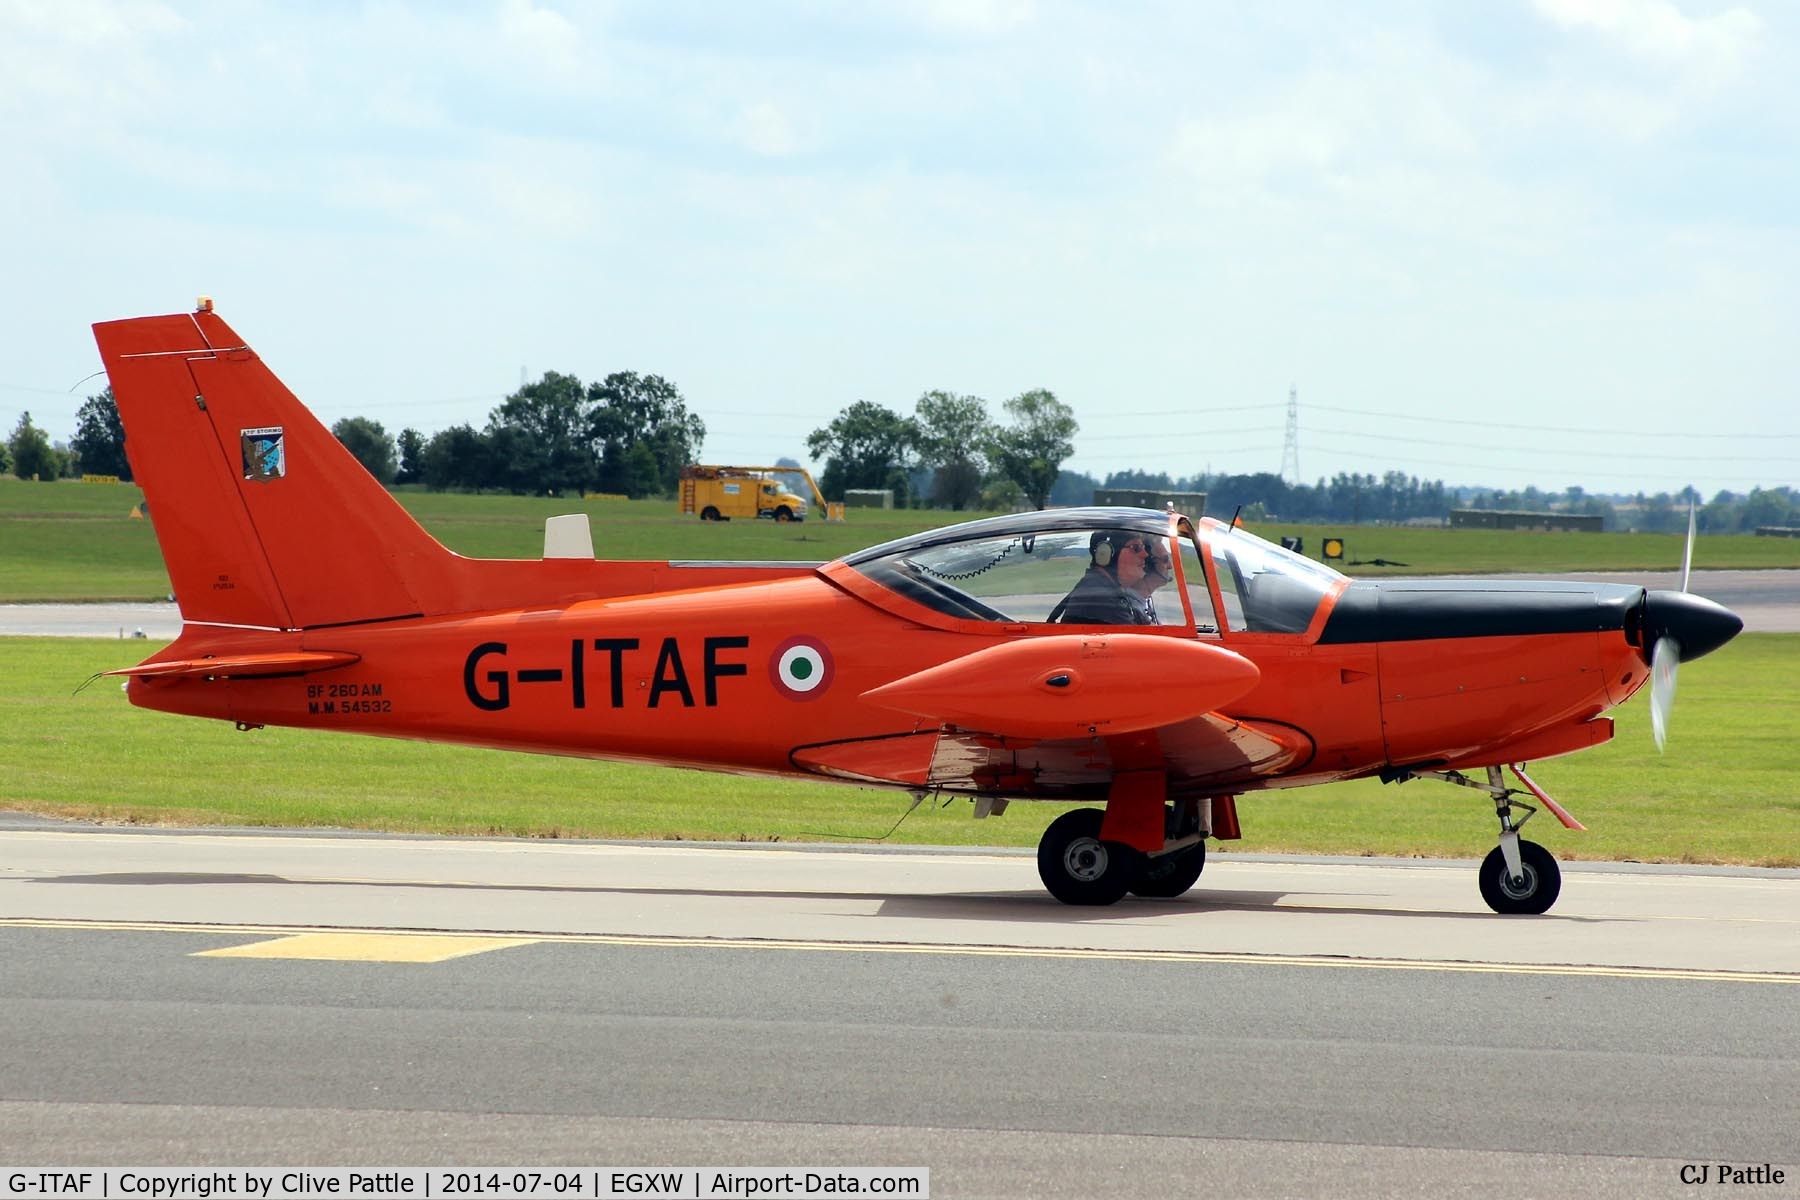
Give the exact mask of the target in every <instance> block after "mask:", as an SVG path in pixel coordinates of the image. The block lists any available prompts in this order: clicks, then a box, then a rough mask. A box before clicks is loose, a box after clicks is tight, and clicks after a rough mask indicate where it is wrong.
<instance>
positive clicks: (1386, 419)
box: [0, 0, 1800, 495]
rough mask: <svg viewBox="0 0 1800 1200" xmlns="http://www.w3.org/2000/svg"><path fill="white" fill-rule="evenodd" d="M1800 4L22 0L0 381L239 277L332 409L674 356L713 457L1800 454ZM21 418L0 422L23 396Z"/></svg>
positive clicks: (1709, 485)
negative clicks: (890, 434)
mask: <svg viewBox="0 0 1800 1200" xmlns="http://www.w3.org/2000/svg"><path fill="white" fill-rule="evenodd" d="M1797 30H1800V6H1796V5H1795V4H1792V3H1784V4H1780V5H1777V4H1774V3H1770V2H1767V0H1745V2H1742V3H1729V2H1719V3H1711V2H1703V0H1491V2H1484V3H1466V2H1463V0H1446V2H1444V3H1425V2H1422V0H1420V2H1408V0H1393V2H1389V3H1383V4H1380V5H1374V6H1367V7H1366V8H1356V9H1353V8H1352V7H1350V6H1344V5H1341V4H1335V3H1312V2H1303V0H1294V2H1292V3H1271V4H1258V5H1245V4H1241V3H1201V2H1193V0H1190V2H1187V3H1168V4H1159V3H1133V4H1106V5H1100V4H1061V3H1050V2H1046V0H921V2H919V3H913V4H880V3H857V4H826V3H822V2H821V3H807V2H803V0H792V2H779V0H770V2H766V3H756V4H730V3H723V2H718V3H680V2H667V0H665V2H658V3H644V4H638V3H626V2H618V3H573V2H569V3H561V2H552V0H543V2H538V0H500V2H498V3H486V4H474V5H451V4H409V3H403V2H393V3H374V4H349V3H339V4H330V3H322V4H305V5H301V4H294V5H273V4H258V3H253V2H243V3H208V2H205V0H195V2H193V3H183V4H179V5H176V4H161V3H154V2H136V0H120V2H111V0H0V161H4V162H5V163H6V164H7V172H6V174H7V180H8V186H6V187H5V188H3V189H0V221H3V223H4V228H5V230H6V233H5V243H4V244H5V247H6V252H5V264H6V269H5V271H4V277H5V279H6V283H7V286H5V287H4V288H0V306H3V311H4V318H5V324H4V327H5V329H6V330H7V336H6V338H5V340H4V343H3V345H4V349H5V355H4V359H3V361H0V422H3V423H4V429H5V430H10V429H11V428H12V425H13V423H14V422H15V421H16V419H17V414H18V412H19V410H21V409H29V410H30V411H31V412H32V414H33V417H34V419H36V420H37V421H38V423H39V424H40V425H42V426H44V427H45V428H46V429H48V430H49V431H50V432H51V434H52V435H53V436H55V437H58V438H66V437H67V436H69V434H70V433H72V432H73V427H74V412H75V409H76V408H77V407H78V406H79V403H80V399H81V397H82V396H83V395H85V394H86V393H88V392H90V391H93V390H97V389H98V387H99V386H100V381H98V380H95V381H92V382H90V383H87V384H85V385H83V386H81V387H79V388H77V389H76V390H75V392H74V393H73V394H71V393H70V391H69V388H70V387H71V385H73V384H75V383H76V381H78V380H80V379H82V378H83V377H84V376H87V375H89V374H90V373H91V372H93V371H95V370H96V369H98V366H99V363H98V358H97V356H96V354H95V352H94V348H93V343H92V340H91V337H90V335H89V332H88V325H89V324H90V323H92V322H93V321H97V320H105V319H111V318H115V317H123V316H133V315H141V314H145V313H153V312H173V311H181V310H183V309H185V308H187V307H189V306H191V304H192V302H193V298H194V297H195V296H196V295H198V294H201V293H206V294H209V295H212V296H214V297H215V298H216V300H217V303H218V308H219V311H220V312H221V314H222V315H224V316H225V317H226V319H227V320H229V321H230V322H231V323H232V324H233V325H234V326H235V327H236V328H237V330H238V331H239V333H241V334H243V335H244V336H245V337H246V338H247V339H248V340H249V341H250V343H251V344H252V345H253V346H255V347H256V348H257V349H258V351H259V352H260V353H261V354H262V355H263V356H264V358H265V359H266V360H267V361H268V362H269V363H270V365H271V366H272V367H273V368H274V369H275V371H276V372H277V373H278V374H280V375H281V376H282V378H283V379H284V380H285V381H286V382H287V383H288V385H289V386H290V387H292V388H293V389H294V391H295V392H296V393H297V394H299V395H300V397H301V398H302V399H303V400H305V401H306V402H307V403H308V404H309V405H311V406H312V408H313V409H314V410H315V411H316V412H317V413H318V414H319V415H320V416H321V417H322V418H323V419H325V420H326V421H327V422H330V421H333V420H335V419H337V418H339V417H343V416H351V415H362V416H369V417H373V418H375V419H377V420H380V421H381V422H383V423H384V424H385V425H386V426H387V427H388V429H389V430H390V431H391V432H398V430H399V429H401V428H402V427H405V426H413V427H415V428H418V429H421V430H423V431H425V432H427V433H429V432H433V431H435V430H437V429H441V428H443V427H445V426H447V425H452V424H456V423H459V422H463V421H469V422H472V423H475V424H477V425H479V424H481V423H482V422H483V421H484V420H485V417H486V414H487V413H488V411H489V410H490V409H491V408H492V407H493V406H494V405H495V404H496V403H497V402H498V401H499V400H500V398H501V397H503V396H504V395H505V394H506V393H507V392H508V391H511V390H513V389H514V388H516V387H517V386H518V385H519V382H520V376H521V371H522V370H523V371H525V372H527V373H528V374H529V375H531V376H533V377H535V376H536V375H537V374H540V373H541V372H543V371H546V370H558V371H563V372H568V373H572V374H575V375H579V376H581V377H582V378H584V379H592V378H597V377H599V376H602V375H604V374H606V373H608V372H611V371H615V370H637V371H642V372H654V373H658V374H662V375H664V376H666V377H668V378H670V379H672V380H673V381H675V382H676V384H677V385H678V386H680V388H681V389H682V391H683V393H684V394H685V396H686V397H687V399H688V401H689V404H690V406H691V407H692V408H693V409H694V410H695V411H696V412H698V413H699V414H700V415H701V416H702V417H703V418H704V419H705V420H706V423H707V426H708V429H709V434H708V437H707V440H706V444H705V451H704V453H705V457H706V458H707V459H709V460H711V461H722V462H751V461H754V462H763V461H773V460H774V459H775V458H776V457H777V456H779V455H783V454H787V455H793V456H795V457H799V458H802V459H804V457H805V455H804V441H805V436H806V434H807V433H808V432H810V431H811V430H813V429H815V428H818V427H819V426H821V425H824V424H825V423H827V422H828V421H829V420H830V419H831V418H832V417H833V416H834V415H835V414H836V413H837V412H838V411H839V410H841V409H842V408H843V407H845V406H846V405H848V404H849V403H851V402H853V401H855V400H859V399H864V400H871V401H875V402H878V403H881V404H884V405H887V406H888V407H890V408H893V409H896V410H898V411H902V412H910V411H911V410H912V406H913V403H914V402H915V401H916V399H917V398H918V396H919V394H920V393H921V392H923V391H925V390H927V389H932V388H943V389H948V390H952V391H956V392H962V393H973V394H976V395H979V396H982V397H985V398H986V399H987V400H988V401H989V403H990V407H991V409H992V411H993V412H994V414H995V415H996V416H998V415H1000V404H1001V402H1002V401H1003V400H1005V399H1006V398H1008V397H1010V396H1013V395H1016V394H1018V393H1020V392H1023V391H1025V390H1027V389H1030V388H1035V387H1047V388H1050V389H1051V390H1053V391H1054V392H1056V394H1057V395H1058V396H1059V397H1060V398H1061V399H1062V400H1064V401H1065V402H1066V403H1068V404H1069V405H1071V406H1072V407H1073V408H1074V410H1075V413H1076V416H1077V418H1078V420H1079V421H1080V422H1081V429H1082V432H1081V434H1080V435H1079V436H1078V438H1077V444H1076V453H1075V456H1074V458H1073V459H1072V460H1070V463H1069V464H1068V465H1070V466H1073V467H1077V468H1080V469H1082V470H1085V471H1088V472H1090V473H1092V474H1096V475H1103V474H1105V473H1106V472H1108V471H1111V470H1115V469H1121V468H1128V467H1141V468H1146V469H1150V470H1166V471H1168V472H1170V473H1171V474H1174V475H1184V474H1190V473H1194V472H1197V471H1200V470H1203V469H1212V470H1216V471H1246V472H1247V471H1257V470H1264V471H1275V470H1277V469H1278V468H1279V467H1280V464H1281V451H1282V439H1283V427H1284V422H1285V406H1286V399H1287V394H1288V389H1289V387H1290V386H1294V387H1297V388H1298V392H1299V399H1300V411H1301V418H1300V467H1301V474H1302V476H1303V477H1304V478H1305V479H1306V480H1307V481H1309V482H1310V481H1313V480H1316V479H1318V478H1320V477H1323V476H1329V475H1331V474H1334V473H1336V472H1338V471H1363V472H1380V471H1382V470H1385V469H1390V468H1396V469H1400V470H1404V471H1407V472H1410V473H1414V474H1418V475H1420V476H1423V477H1426V478H1442V479H1444V480H1446V481H1447V482H1451V483H1471V484H1482V485H1489V486H1502V487H1523V486H1525V485H1527V484H1536V485H1538V486H1540V487H1554V488H1561V487H1564V486H1566V485H1569V484H1578V485H1581V486H1584V487H1586V488H1588V489H1589V490H1591V491H1607V492H1611V491H1635V490H1639V489H1643V490H1647V491H1661V490H1673V489H1676V488H1679V487H1681V486H1683V485H1685V484H1688V483H1693V484H1695V485H1697V486H1699V487H1700V488H1701V489H1702V490H1703V491H1705V492H1706V493H1707V494H1709V495H1710V494H1711V493H1712V492H1713V491H1715V490H1718V489H1720V488H1730V489H1733V490H1737V491H1745V490H1748V489H1749V488H1750V487H1751V486H1755V485H1765V486H1772V485H1781V484H1786V485H1800V415H1797V409H1800V385H1797V379H1800V372H1797V368H1800V353H1797V351H1796V344H1797V341H1800V186H1797V184H1800V178H1797V176H1800V32H1797ZM3 432H4V430H0V433H3Z"/></svg>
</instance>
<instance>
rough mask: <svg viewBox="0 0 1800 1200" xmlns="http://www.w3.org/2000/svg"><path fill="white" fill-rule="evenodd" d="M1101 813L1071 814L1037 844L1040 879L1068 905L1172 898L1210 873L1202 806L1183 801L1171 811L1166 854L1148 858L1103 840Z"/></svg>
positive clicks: (1088, 810) (1054, 824) (1081, 810)
mask: <svg viewBox="0 0 1800 1200" xmlns="http://www.w3.org/2000/svg"><path fill="white" fill-rule="evenodd" d="M1104 815H1105V814H1104V813H1102V812H1101V810H1100V809H1097V808H1078V809H1075V810H1074V811H1073V812H1066V813H1064V814H1063V815H1062V816H1060V817H1058V818H1056V820H1054V821H1052V822H1051V823H1050V828H1048V829H1046V830H1044V837H1043V840H1042V841H1040V842H1039V843H1038V852H1037V861H1038V878H1040V879H1042V880H1043V881H1044V887H1045V888H1047V889H1048V890H1049V892H1050V894H1051V895H1052V896H1055V897H1056V898H1057V899H1058V900H1061V901H1062V902H1063V903H1064V904H1080V905H1106V904H1114V903H1116V902H1118V901H1119V900H1122V899H1123V898H1124V897H1125V894H1126V893H1127V892H1131V893H1133V894H1135V895H1139V896H1144V897H1147V898H1151V899H1159V900H1168V899H1173V898H1174V897H1176V896H1179V895H1181V894H1183V893H1184V892H1186V891H1187V890H1188V889H1189V888H1191V887H1193V886H1194V883H1195V881H1196V880H1198V879H1199V878H1200V872H1201V871H1203V870H1205V869H1206V842H1205V840H1204V838H1205V835H1204V834H1203V833H1202V832H1201V830H1200V806H1199V805H1198V804H1196V803H1194V802H1193V801H1178V802H1177V803H1175V804H1173V805H1171V806H1169V808H1168V809H1167V810H1166V826H1167V828H1166V831H1165V835H1164V841H1163V849H1162V850H1161V851H1160V852H1158V853H1156V854H1146V853H1144V852H1143V851H1142V850H1137V849H1134V848H1133V847H1131V846H1128V845H1126V844H1125V843H1123V842H1114V841H1104V840H1102V839H1101V837H1100V824H1101V821H1102V820H1103V819H1104Z"/></svg>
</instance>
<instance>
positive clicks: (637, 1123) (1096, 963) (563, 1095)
mask: <svg viewBox="0 0 1800 1200" xmlns="http://www.w3.org/2000/svg"><path fill="white" fill-rule="evenodd" d="M0 913H3V914H4V919H0V963H4V964H5V968H4V971H5V974H4V983H3V984H0V1003H3V1004H4V1005H5V1006H6V1011H7V1012H8V1014H9V1020H8V1021H7V1022H5V1023H0V1062H5V1063H7V1064H9V1070H8V1071H7V1072H6V1073H5V1075H4V1077H3V1079H0V1143H4V1144H5V1145H6V1146H7V1147H8V1148H9V1150H11V1151H12V1152H13V1153H12V1154H11V1155H10V1157H12V1158H14V1159H17V1160H21V1161H22V1160H23V1159H37V1160H40V1161H44V1162H51V1163H83V1164H92V1165H101V1164H104V1163H109V1162H110V1163H121V1164H122V1163H124V1162H127V1161H130V1162H134V1163H136V1164H137V1165H150V1164H154V1163H172V1164H180V1163H186V1164H190V1165H195V1164H219V1163H263V1164H282V1163H286V1164H300V1163H325V1162H326V1161H327V1160H330V1162H332V1163H334V1164H336V1163H342V1162H345V1161H349V1160H357V1161H365V1162H376V1161H379V1162H380V1163H382V1164H385V1165H390V1166H394V1165H438V1164H460V1165H470V1164H480V1163H486V1164H499V1163H505V1164H509V1165H516V1164H518V1163H526V1162H529V1163H539V1162H562V1163H575V1162H590V1163H591V1162H594V1161H598V1160H601V1159H606V1160H609V1161H625V1162H641V1163H651V1162H669V1161H672V1160H673V1159H681V1160H683V1162H684V1163H685V1164H687V1165H695V1164H706V1163H725V1162H735V1163H740V1164H749V1165H772V1166H780V1165H793V1164H796V1163H798V1164H802V1165H805V1164H814V1165H821V1164H822V1165H839V1166H848V1165H858V1166H870V1165H896V1166H897V1165H915V1166H916V1165H924V1166H929V1167H931V1168H932V1172H933V1174H932V1190H933V1192H934V1194H937V1195H942V1196H964V1195H1071V1196H1077V1195H1078V1196H1091V1195H1098V1194H1106V1193H1111V1192H1131V1193H1134V1194H1139V1195H1194V1194H1221V1195H1226V1194H1228V1195H1245V1196H1254V1195H1310V1194H1331V1195H1344V1196H1358V1195H1362V1196H1392V1195H1433V1196H1441V1195H1458V1194H1469V1195H1473V1194H1477V1193H1479V1194H1483V1195H1487V1194H1491V1192H1492V1190H1493V1189H1494V1188H1495V1186H1496V1185H1497V1184H1498V1185H1499V1186H1500V1187H1501V1189H1502V1190H1505V1191H1508V1192H1510V1193H1514V1194H1525V1195H1533V1194H1552V1193H1553V1194H1557V1195H1618V1194H1627V1193H1629V1194H1636V1195H1677V1194H1681V1193H1682V1192H1683V1191H1684V1190H1686V1189H1685V1187H1684V1185H1683V1184H1682V1183H1681V1179H1680V1171H1681V1168H1682V1167H1683V1166H1684V1165H1690V1164H1697V1163H1712V1164H1715V1165H1716V1164H1717V1163H1720V1162H1727V1161H1730V1162H1742V1163H1752V1162H1754V1163H1763V1162H1770V1163H1775V1164H1781V1165H1785V1166H1786V1168H1787V1169H1788V1171H1789V1174H1788V1175H1787V1178H1788V1180H1789V1181H1790V1185H1791V1181H1794V1180H1796V1179H1800V1172H1797V1171H1796V1165H1795V1164H1796V1163H1797V1161H1800V1147H1797V1143H1796V1138H1795V1133H1794V1131H1795V1130H1796V1129H1800V1021H1797V1020H1796V1019H1795V1017H1796V1016H1797V1015H1800V872H1795V871H1758V870H1742V869H1708V868H1687V869H1680V868H1636V869H1633V868H1628V867H1600V866H1588V865H1584V864H1572V865H1570V867H1569V868H1568V873H1567V876H1566V879H1565V885H1564V891H1563V898H1562V900H1561V901H1560V903H1559V904H1558V906H1557V908H1556V909H1555V910H1553V911H1552V913H1551V914H1549V915H1547V916H1545V917H1541V918H1500V917H1495V916H1493V915H1492V914H1490V913H1488V912H1487V911H1486V909H1485V908H1484V907H1483V906H1482V904H1481V901H1480V898H1479V896H1478V895H1477V894H1476V889H1475V885H1474V878H1473V864H1470V863H1437V862H1396V861H1377V860H1369V861H1361V860H1328V859H1309V860H1302V859H1272V858H1249V857H1241V856H1232V855H1219V856H1216V859H1215V861H1214V862H1212V863H1210V864H1209V865H1208V867H1207V872H1206V874H1205V876H1203V878H1202V881H1201V884H1200V886H1199V887H1198V888H1196V889H1195V891H1193V892H1191V893H1190V894H1189V895H1188V896H1187V897H1184V898H1183V899H1181V900H1176V901H1153V902H1152V901H1127V902H1126V903H1123V904H1120V905H1118V906H1116V907H1114V908H1109V909H1099V910H1076V909H1069V908H1065V907H1063V906H1061V905H1058V904H1056V903H1055V902H1054V901H1052V900H1050V899H1049V898H1048V897H1046V896H1044V895H1043V893H1042V891H1041V889H1040V888H1039V886H1038V883H1037V880H1036V876H1035V869H1034V865H1033V862H1032V860H1031V858H1030V857H1029V856H1028V855H1020V854H1012V853H1004V852H977V853H969V852H962V853H957V852H937V851H927V850H919V849H907V848H898V849H881V850H845V849H841V848H813V847H805V848H793V847H766V846H758V847H714V846H706V847H701V846H682V845H668V844H654V845H646V844H614V843H590V842H533V841H512V840H487V839H448V838H408V837H384V836H364V835H351V834H345V835H331V834H283V833H268V832H251V831H241V832H240V831H182V832H170V831H140V830H115V829H100V828H92V827H85V826H77V827H69V826H62V825H57V824H54V823H50V822H40V821H34V820H31V819H17V820H12V821H6V822H3V823H0Z"/></svg>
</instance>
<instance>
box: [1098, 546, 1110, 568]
mask: <svg viewBox="0 0 1800 1200" xmlns="http://www.w3.org/2000/svg"><path fill="white" fill-rule="evenodd" d="M1110 562H1112V543H1111V542H1101V543H1100V544H1099V545H1098V546H1095V547H1094V565H1095V566H1096V567H1104V566H1106V565H1107V564H1108V563H1110Z"/></svg>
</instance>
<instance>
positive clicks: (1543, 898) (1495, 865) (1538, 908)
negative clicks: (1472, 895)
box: [1481, 841, 1562, 916]
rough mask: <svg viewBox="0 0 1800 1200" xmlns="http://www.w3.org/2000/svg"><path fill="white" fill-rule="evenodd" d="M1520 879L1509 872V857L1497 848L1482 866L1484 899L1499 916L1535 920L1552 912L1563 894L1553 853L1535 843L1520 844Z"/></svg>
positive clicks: (1522, 842)
mask: <svg viewBox="0 0 1800 1200" xmlns="http://www.w3.org/2000/svg"><path fill="white" fill-rule="evenodd" d="M1519 866H1520V868H1521V869H1522V870H1523V871H1524V876H1523V877H1522V878H1520V879H1516V880H1515V879H1512V878H1510V877H1509V876H1508V874H1507V870H1506V856H1505V855H1504V854H1502V853H1501V852H1500V847H1498V846H1495V847H1494V848H1493V849H1492V850H1490V851H1489V852H1488V856H1487V858H1485V859H1484V860H1482V863H1481V898H1482V899H1483V900H1486V901H1487V906H1488V907H1489V908H1491V909H1493V910H1494V911H1495V912H1497V913H1507V914H1515V913H1525V914H1528V915H1531V916H1536V915H1537V914H1539V913H1543V912H1548V911H1550V906H1551V905H1552V904H1555V903H1556V897H1557V896H1558V895H1559V894H1560V893H1561V892H1562V869H1561V868H1560V867H1558V866H1557V865H1556V859H1554V858H1552V857H1551V855H1550V852H1549V851H1548V850H1546V849H1544V848H1543V847H1542V846H1540V845H1538V844H1537V843H1536V842H1526V841H1521V842H1520V843H1519Z"/></svg>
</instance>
